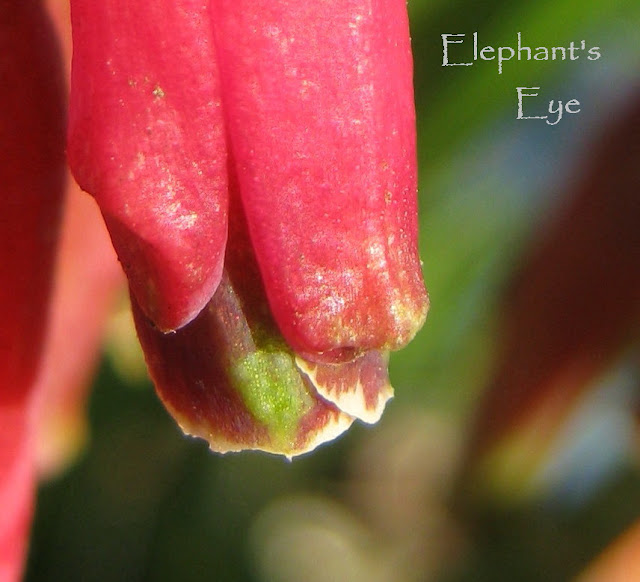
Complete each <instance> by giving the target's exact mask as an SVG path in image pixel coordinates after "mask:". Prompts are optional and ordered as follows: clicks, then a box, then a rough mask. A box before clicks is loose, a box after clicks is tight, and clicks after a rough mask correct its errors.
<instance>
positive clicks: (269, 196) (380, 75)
mask: <svg viewBox="0 0 640 582" xmlns="http://www.w3.org/2000/svg"><path fill="white" fill-rule="evenodd" d="M71 7H72V10H71V19H72V26H73V40H74V57H73V68H72V75H71V103H70V120H69V141H68V152H69V160H70V163H71V167H72V170H73V172H74V174H75V177H76V179H77V180H78V182H79V184H80V186H81V187H82V188H83V189H85V190H86V191H88V192H90V193H91V194H93V195H94V197H95V198H96V200H97V201H98V203H99V205H100V207H101V210H102V212H103V215H104V217H105V221H106V223H107V226H108V228H109V230H110V233H111V237H112V240H113V242H114V246H115V248H116V250H117V251H118V254H119V257H120V261H121V263H122V265H123V267H124V270H125V272H126V273H127V276H128V278H129V284H130V288H131V295H132V299H133V304H134V313H135V315H136V326H137V329H138V334H139V336H140V339H141V341H142V345H143V348H144V349H145V353H146V356H147V363H148V365H149V369H150V372H151V375H152V377H153V378H154V380H155V383H156V387H157V389H158V392H159V393H160V395H161V397H162V398H163V401H164V402H165V404H166V405H167V407H168V408H169V409H170V410H171V411H172V413H173V414H174V415H175V416H176V418H177V419H178V421H179V423H180V424H181V425H182V427H183V428H184V429H185V430H186V431H187V432H189V433H192V434H197V435H199V436H202V437H204V438H206V439H207V440H208V441H209V442H210V445H211V447H212V448H213V449H215V450H219V451H227V450H238V449H242V448H259V449H265V450H269V451H272V452H279V453H283V454H285V455H288V456H291V455H294V454H298V453H301V452H305V451H307V450H310V449H311V448H313V447H314V446H315V445H317V444H318V443H319V442H322V441H323V440H326V439H328V438H332V437H334V436H335V435H336V434H338V433H339V432H341V431H342V430H344V428H346V427H347V426H348V425H349V424H350V423H351V422H352V420H353V418H362V419H363V420H365V421H368V422H374V421H376V420H377V419H378V418H379V416H380V414H381V413H382V409H383V407H384V403H385V402H386V400H387V399H388V398H389V397H390V396H391V392H392V391H391V387H390V385H389V382H388V379H387V375H386V361H387V352H388V351H389V350H392V349H397V348H399V347H401V346H402V345H404V344H406V343H407V342H408V341H409V340H410V339H411V337H413V335H414V334H415V332H416V331H417V329H418V328H419V327H420V325H421V324H422V322H423V320H424V317H425V314H426V308H427V298H426V293H425V290H424V285H423V282H422V277H421V272H420V263H419V259H418V255H417V250H416V246H417V244H416V231H417V224H416V221H417V213H416V154H415V118H414V117H415V116H414V108H413V94H412V61H411V51H410V44H409V35H408V22H407V15H406V6H405V5H404V2H401V1H393V2H378V3H371V2H362V1H360V0H358V1H356V0H350V1H343V2H339V3H337V4H336V3H335V2H316V3H314V4H313V5H301V4H300V3H298V2H289V1H281V2H272V1H266V0H265V1H252V2H233V3H231V2H225V1H221V0H218V1H214V2H211V3H210V4H206V3H204V4H203V3H202V2H199V1H195V0H183V1H181V2H162V3H159V4H158V3H156V4H154V5H153V6H152V7H149V6H148V4H147V3H142V2H124V1H122V0H109V1H104V2H100V3H98V4H96V3H95V2H93V1H89V0H74V1H73V2H72V5H71Z"/></svg>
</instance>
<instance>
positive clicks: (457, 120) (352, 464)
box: [26, 0, 640, 582]
mask: <svg viewBox="0 0 640 582" xmlns="http://www.w3.org/2000/svg"><path fill="white" fill-rule="evenodd" d="M409 11H410V18H411V26H412V40H413V47H414V60H415V91H416V107H417V118H418V131H419V160H420V210H421V239H420V241H421V252H422V257H423V260H424V273H425V279H426V282H427V286H428V288H429V291H430V295H431V302H432V307H431V312H430V315H429V318H428V320H427V324H426V325H425V327H424V329H423V330H422V331H421V332H420V334H419V335H418V337H417V338H416V340H415V341H414V342H413V343H412V344H411V345H410V346H409V347H408V348H406V349H405V350H403V351H402V352H399V353H397V354H394V355H393V357H392V364H391V378H392V382H393V384H394V386H395V389H396V397H395V399H394V400H393V401H392V402H391V403H390V405H389V406H388V409H387V412H386V413H385V415H384V417H383V419H382V421H381V422H380V423H379V424H378V425H376V426H374V427H363V426H357V427H354V428H353V429H352V430H351V431H349V432H348V433H347V434H346V435H345V436H343V437H342V438H341V439H339V440H338V441H337V442H335V443H332V444H330V445H327V446H323V447H322V448H320V449H319V450H318V451H316V452H315V453H313V454H311V455H308V456H305V457H303V458H300V459H296V460H295V461H293V462H292V463H289V462H286V461H283V460H282V459H280V458H273V457H270V456H267V455H264V454H255V453H245V454H240V455H229V456H226V457H220V456H217V455H213V454H210V453H209V452H208V450H207V448H206V446H205V445H204V444H203V443H201V442H199V441H194V440H191V439H187V438H184V437H183V436H182V435H181V433H180V431H179V429H178V428H177V427H176V425H175V424H174V422H173V421H172V420H171V419H170V417H169V416H168V414H167V413H166V412H165V411H164V409H163V408H162V406H161V404H160V403H159V401H158V400H157V399H156V397H155V395H154V393H153V389H152V387H151V385H150V384H149V383H148V382H147V381H144V380H143V381H140V380H138V381H135V380H127V379H126V377H125V375H123V374H121V373H119V372H118V370H117V369H116V368H115V367H114V365H113V360H112V359H110V358H109V357H108V356H105V358H104V360H103V363H102V365H101V369H100V373H99V376H98V378H97V380H96V383H95V386H94V389H93V392H92V396H91V400H90V407H89V415H90V420H91V427H92V435H91V440H90V443H89V446H88V448H87V450H86V452H85V454H84V455H83V457H82V458H81V459H80V460H79V462H78V463H77V464H76V465H75V466H74V467H73V468H72V469H71V470H69V471H68V472H67V473H66V474H64V475H63V476H61V477H59V478H57V479H56V480H54V481H53V482H50V483H46V484H44V485H42V486H41V488H40V491H39V497H38V510H37V514H36V518H35V526H34V533H33V537H32V544H31V553H30V558H29V564H28V571H27V576H26V579H27V580H28V581H30V582H36V581H40V580H46V581H64V582H73V581H76V580H77V581H82V582H92V581H96V582H98V581H100V582H109V581H116V580H117V581H123V580H126V581H128V582H133V581H158V582H163V581H172V582H175V581H180V582H190V581H194V582H195V581H209V580H211V581H228V582H245V581H247V582H248V581H251V582H315V581H321V580H322V581H343V580H344V581H350V582H359V581H370V582H378V581H379V582H383V581H385V582H386V581H389V582H413V581H431V580H434V581H444V582H463V581H485V580H486V581H495V582H498V581H502V580H504V581H505V582H506V581H509V582H512V581H514V580H518V581H519V582H526V581H532V582H537V581H540V582H542V581H544V582H553V581H564V580H569V579H570V578H571V577H572V576H573V575H575V574H576V573H577V572H579V571H580V570H581V569H582V568H583V567H584V565H585V564H586V563H587V562H588V561H589V559H590V558H592V557H593V556H594V555H595V554H597V552H598V551H599V550H600V549H601V548H602V547H604V545H606V543H607V542H608V541H609V540H610V539H611V538H612V537H613V536H614V535H615V534H616V533H618V532H620V531H622V529H623V528H624V527H625V526H626V525H628V524H629V523H631V522H632V521H633V520H634V519H635V518H637V517H638V516H639V515H640V480H639V478H638V473H637V471H636V469H635V466H634V459H633V446H634V441H633V427H632V426H631V425H630V424H629V422H628V421H625V420H624V418H623V417H622V416H621V415H620V416H615V415H613V417H612V418H611V419H609V420H610V421H611V423H612V424H611V426H609V425H607V424H606V422H605V421H606V419H602V418H600V420H602V422H604V423H605V424H598V425H597V426H598V427H599V428H600V430H602V431H603V433H602V434H607V435H608V436H609V437H610V438H609V439H608V440H606V439H605V440H600V441H599V445H598V447H597V448H598V449H599V450H600V451H601V453H602V454H600V455H593V454H591V455H586V456H585V455H584V454H581V452H580V450H581V449H580V446H579V443H578V445H575V446H573V448H571V447H570V446H569V447H568V448H567V447H565V449H563V450H561V451H560V453H559V457H558V458H557V459H555V460H553V459H552V460H550V461H549V464H548V467H547V468H548V475H547V478H546V480H545V486H544V487H541V488H540V492H539V493H538V494H537V495H535V496H533V497H531V498H529V499H528V501H527V502H526V503H521V504H518V505H515V506H514V505H506V504H500V503H499V502H498V503H496V502H495V500H494V501H493V502H491V503H490V502H487V503H486V504H484V505H483V504H476V505H475V506H474V507H473V509H468V508H467V509H465V510H457V509H456V508H455V507H454V506H453V505H452V504H451V494H452V490H453V486H454V478H455V473H456V467H457V463H458V461H459V458H460V454H461V448H462V447H463V446H464V438H465V430H466V428H467V424H468V419H469V414H470V411H472V410H473V406H474V403H475V401H476V398H477V396H478V394H479V392H480V390H481V389H482V387H483V385H484V383H485V381H486V379H487V374H488V371H489V367H490V362H491V357H492V354H493V350H494V348H495V326H496V313H497V310H498V308H499V301H500V296H501V295H500V294H501V291H502V289H503V287H504V285H505V283H506V282H507V281H508V278H509V275H510V273H512V271H513V268H514V266H515V265H516V264H517V261H518V257H519V253H520V251H521V249H523V248H525V246H526V244H527V241H528V240H529V237H530V236H531V235H532V234H533V233H534V232H535V229H536V227H537V226H539V225H540V224H541V223H543V222H544V220H545V218H546V217H547V216H548V215H549V213H550V211H551V209H552V208H553V207H554V205H555V204H557V203H558V202H559V199H560V193H561V192H562V189H563V185H564V184H565V183H566V181H567V180H569V179H570V177H571V176H572V175H574V174H576V173H577V172H579V170H580V162H581V154H582V153H583V148H584V145H585V143H587V142H588V140H589V139H590V137H591V136H593V135H594V134H595V132H596V131H597V130H598V128H600V127H602V126H603V125H605V124H606V123H607V122H609V121H610V120H612V119H613V118H614V117H615V114H616V111H617V109H618V108H619V107H620V104H621V103H623V102H624V100H625V99H626V98H627V97H628V95H630V93H631V92H632V91H633V90H634V89H635V90H637V89H638V88H639V87H640V85H639V84H638V82H639V80H640V3H638V2H637V0H606V1H605V0H596V1H593V0H591V1H589V0H553V1H550V0H538V1H529V2H515V3H514V2H507V1H504V0H488V1H485V2H482V3H480V2H469V1H454V2H442V1H440V0H410V2H409ZM475 31H477V32H478V33H479V40H480V44H481V46H484V45H492V46H494V47H497V46H502V45H504V46H515V43H516V33H517V32H521V33H522V35H523V40H524V41H525V42H526V44H528V45H529V46H532V47H536V46H547V47H551V46H568V44H569V42H570V41H574V42H576V43H579V42H580V41H581V40H583V39H584V40H585V41H586V44H587V46H588V47H589V46H598V47H600V49H601V54H602V57H601V58H600V59H599V60H597V61H588V60H586V58H584V57H582V58H580V59H579V60H576V61H528V62H523V61H521V62H515V61H510V62H507V63H505V64H504V72H503V74H502V75H498V73H497V65H496V63H495V61H488V62H483V61H479V62H477V63H476V64H475V65H473V66H471V67H442V39H441V34H443V33H465V34H467V37H466V38H467V42H470V40H471V34H472V33H473V32H475ZM467 46H469V45H467ZM517 86H525V87H534V86H539V87H541V90H540V97H539V98H538V99H537V100H531V101H530V103H531V104H532V105H531V107H532V108H538V109H537V110H536V111H535V112H533V113H531V114H538V115H540V114H542V112H543V109H544V108H545V107H546V103H547V102H548V101H549V100H550V99H562V100H563V101H565V102H566V101H568V100H569V99H572V98H575V99H578V100H579V101H580V103H581V109H582V110H581V112H580V113H579V114H576V115H570V116H565V117H564V118H563V120H562V121H560V123H558V124H557V125H555V126H553V127H551V126H548V125H546V124H545V123H544V122H542V121H538V120H516V113H517V99H516V87H517ZM639 195H640V191H639ZM634 374H635V376H634ZM625 378H626V379H625V380H624V382H623V384H624V383H625V382H626V384H625V386H627V385H631V384H634V383H635V384H637V382H638V370H637V369H635V371H632V372H631V375H630V377H627V376H625ZM624 389H626V388H625V387H624V386H623V388H621V390H624ZM625 422H627V424H625ZM589 426H590V428H591V429H593V428H594V425H593V424H591V425H589ZM611 427H614V428H613V429H611ZM610 429H611V430H610ZM587 436H588V435H587ZM583 448H584V446H583ZM591 452H593V449H592V450H591ZM562 455H564V456H562ZM558 459H560V460H561V462H560V461H559V460H558Z"/></svg>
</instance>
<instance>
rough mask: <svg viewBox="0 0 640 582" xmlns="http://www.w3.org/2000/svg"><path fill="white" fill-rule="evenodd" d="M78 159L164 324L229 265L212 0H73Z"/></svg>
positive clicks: (73, 152)
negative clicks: (209, 4)
mask: <svg viewBox="0 0 640 582" xmlns="http://www.w3.org/2000/svg"><path fill="white" fill-rule="evenodd" d="M71 8H72V10H71V17H72V24H73V43H74V56H73V67H72V75H71V83H72V86H71V104H70V128H69V159H70V162H71V166H72V170H73V172H74V174H75V177H76V179H77V180H78V183H79V184H80V185H81V187H82V188H83V189H85V190H87V191H88V192H90V193H91V194H93V195H94V196H95V197H96V199H97V201H98V203H99V205H100V207H101V210H102V212H103V214H104V217H105V220H106V222H107V226H108V227H109V230H110V233H111V237H112V240H113V243H114V246H115V247H116V250H117V252H118V255H119V258H120V261H121V262H122V265H123V267H124V269H125V271H126V273H127V276H128V278H129V282H130V285H131V289H132V292H133V295H134V296H135V297H136V299H137V301H138V303H139V305H140V306H141V308H142V309H143V311H144V312H145V314H146V315H147V316H148V317H149V318H150V319H152V320H153V321H154V323H155V324H156V325H157V326H158V327H159V328H160V329H163V330H170V329H175V328H178V327H180V326H182V325H184V324H185V323H187V322H188V321H190V320H191V319H193V317H195V315H196V314H197V313H198V312H199V311H200V310H201V309H202V307H203V306H204V305H205V304H206V303H207V301H208V300H209V299H210V297H211V295H212V294H213V292H214V291H215V289H216V287H217V285H218V283H219V281H220V277H221V273H222V261H223V256H224V244H225V240H226V212H227V201H226V192H227V183H226V172H225V168H226V150H225V142H224V131H223V127H222V115H221V111H220V99H219V89H218V81H217V69H216V65H215V63H216V59H215V55H214V50H213V43H212V40H211V32H210V28H211V25H210V20H209V16H208V9H207V7H206V3H203V2H199V1H198V0H164V1H158V2H147V1H143V0H105V1H101V2H95V1H94V0H73V1H72V5H71Z"/></svg>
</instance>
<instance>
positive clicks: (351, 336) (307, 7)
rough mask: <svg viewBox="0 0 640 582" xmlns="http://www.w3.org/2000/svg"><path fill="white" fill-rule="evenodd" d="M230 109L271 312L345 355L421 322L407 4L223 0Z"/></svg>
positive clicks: (217, 2)
mask: <svg viewBox="0 0 640 582" xmlns="http://www.w3.org/2000/svg"><path fill="white" fill-rule="evenodd" d="M212 7H213V25H214V29H215V38H216V47H217V49H218V54H219V59H220V71H221V84H222V91H223V95H224V108H225V119H226V122H227V124H228V131H229V136H230V142H231V147H232V150H233V153H234V157H235V160H236V170H237V173H238V177H239V182H240V191H241V195H242V200H243V202H244V205H245V209H246V213H247V220H248V222H249V229H250V233H251V238H252V241H253V245H254V248H255V251H256V255H257V259H258V263H259V265H260V270H261V273H262V276H263V278H264V284H265V288H266V292H267V296H268V298H269V303H270V305H271V308H272V310H273V313H274V316H275V319H276V321H277V323H278V326H279V327H280V330H281V331H282V333H283V335H284V337H285V338H286V340H287V342H288V343H289V344H290V345H291V346H292V347H293V348H294V350H295V351H296V352H298V353H301V354H306V355H307V357H310V358H314V359H316V358H318V357H320V355H321V354H323V353H325V352H329V353H328V354H325V355H324V356H323V359H328V360H329V361H336V360H341V361H344V360H348V359H351V358H352V357H354V355H355V354H357V353H361V352H363V351H368V350H371V349H384V350H388V349H397V348H399V347H401V346H402V345H404V344H405V343H407V342H408V341H409V340H410V339H411V338H412V337H413V335H414V334H415V333H416V331H417V329H418V328H419V327H420V326H421V325H422V323H423V321H424V317H425V315H426V310H427V297H426V293H425V289H424V284H423V281H422V276H421V270H420V262H419V259H418V255H417V243H416V238H417V224H416V223H417V214H416V152H415V145H416V144H415V142H416V137H415V115H414V105H413V89H412V59H411V49H410V43H409V28H408V21H407V14H406V4H405V1H404V0H391V1H389V0H385V1H381V0H378V1H375V2H369V1H367V2H363V1H362V0H346V1H342V2H337V3H336V2H329V1H327V0H320V1H316V2H299V1H297V0H296V1H294V0H284V1H280V2H272V1H271V0H214V1H213V2H212Z"/></svg>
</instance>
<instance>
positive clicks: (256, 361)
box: [231, 350, 313, 442]
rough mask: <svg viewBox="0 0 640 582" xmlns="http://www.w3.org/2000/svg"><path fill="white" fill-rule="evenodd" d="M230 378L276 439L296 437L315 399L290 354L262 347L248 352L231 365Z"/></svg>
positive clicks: (248, 406) (249, 406)
mask: <svg viewBox="0 0 640 582" xmlns="http://www.w3.org/2000/svg"><path fill="white" fill-rule="evenodd" d="M231 380H232V382H233V385H234V387H235V388H236V389H237V390H238V391H239V392H240V394H241V395H242V399H243V401H244V403H245V405H246V406H247V409H248V410H249V411H250V412H251V414H252V415H253V416H254V417H255V419H256V420H257V421H259V422H261V423H263V424H264V425H266V426H267V428H268V429H269V434H270V436H271V438H272V439H273V441H274V442H278V441H284V440H287V441H288V440H291V439H293V438H295V433H296V430H297V427H298V423H299V422H300V419H301V418H302V416H303V415H304V414H305V413H306V412H307V411H308V410H309V409H310V408H311V406H312V404H313V403H312V400H311V397H310V396H309V394H308V392H307V390H306V389H305V386H304V384H303V382H302V379H301V378H300V374H299V373H298V370H297V368H296V366H295V362H294V359H293V357H292V356H291V355H289V354H287V353H285V352H281V351H263V350H260V351H256V352H252V353H250V354H247V355H246V356H245V357H244V358H242V359H240V360H239V361H238V362H237V363H236V364H235V365H234V366H232V368H231Z"/></svg>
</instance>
